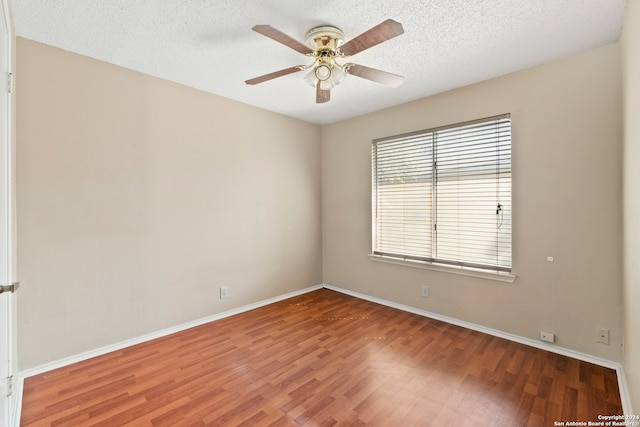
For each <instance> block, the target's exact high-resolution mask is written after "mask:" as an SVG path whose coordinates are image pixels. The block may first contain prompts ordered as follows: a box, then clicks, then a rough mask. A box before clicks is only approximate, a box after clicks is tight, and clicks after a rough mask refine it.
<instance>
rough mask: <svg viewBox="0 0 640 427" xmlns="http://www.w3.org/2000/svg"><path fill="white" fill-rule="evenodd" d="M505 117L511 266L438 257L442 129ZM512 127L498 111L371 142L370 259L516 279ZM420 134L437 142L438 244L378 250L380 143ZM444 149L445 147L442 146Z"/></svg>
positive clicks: (433, 204) (432, 208)
mask: <svg viewBox="0 0 640 427" xmlns="http://www.w3.org/2000/svg"><path fill="white" fill-rule="evenodd" d="M505 119H507V120H508V130H509V134H508V155H507V156H506V158H507V159H508V171H507V172H508V175H507V176H508V181H507V182H508V198H509V205H510V208H511V209H510V212H509V232H508V233H507V235H508V251H507V252H506V253H507V254H508V266H506V267H505V266H504V265H500V264H499V261H497V262H496V265H493V264H478V263H475V262H467V261H464V260H463V261H457V260H445V259H439V258H437V257H433V255H434V254H436V253H437V247H436V246H435V245H437V239H438V238H437V228H434V224H437V221H436V219H435V218H436V216H437V214H438V213H437V206H438V196H437V192H436V191H435V188H436V187H437V185H438V181H437V176H438V172H437V171H436V166H435V161H436V160H439V158H438V157H437V156H438V155H439V154H438V153H437V152H438V147H436V144H437V143H436V142H435V141H436V139H437V137H438V136H439V135H438V132H442V131H446V130H452V129H456V128H464V127H469V126H473V125H479V124H484V123H490V122H496V125H497V126H498V125H499V124H498V121H500V120H503V121H504V120H505ZM512 129H513V123H512V120H511V114H510V113H506V114H500V115H495V116H490V117H484V118H480V119H474V120H469V121H465V122H459V123H453V124H449V125H444V126H438V127H433V128H429V129H424V130H419V131H414V132H408V133H405V134H400V135H394V136H389V137H384V138H377V139H374V140H373V141H372V145H371V147H372V148H371V149H372V170H371V176H372V192H371V194H372V200H371V202H372V217H371V233H372V242H371V247H372V251H371V253H370V255H369V256H370V259H371V260H374V261H384V262H390V263H394V264H401V265H409V266H414V267H422V268H429V269H435V270H439V271H450V272H454V273H459V274H464V275H472V276H478V277H486V278H494V277H496V276H497V278H498V280H502V281H509V282H513V281H514V280H515V276H514V275H513V274H512V270H513V224H512V216H511V215H512V199H513V192H512V177H513V168H512V149H513V133H512ZM420 137H425V140H426V139H428V138H431V144H432V145H433V146H432V148H431V150H432V152H433V154H432V157H431V161H432V162H433V164H434V166H433V167H432V168H431V169H430V170H429V171H428V173H430V174H431V176H432V180H431V183H432V186H433V189H434V190H432V200H431V201H430V202H429V207H428V209H429V216H430V217H431V224H430V225H429V227H430V228H431V230H430V233H432V240H433V244H434V246H433V247H432V248H430V249H429V251H430V255H431V256H417V255H415V254H411V253H408V254H407V253H401V254H396V253H388V252H385V251H380V250H378V248H379V246H378V242H377V239H378V236H377V230H378V228H379V227H380V223H379V220H378V219H379V218H378V204H377V199H378V197H379V190H378V182H379V180H378V168H377V164H376V163H375V162H376V161H377V156H378V152H377V151H376V150H377V149H378V144H380V143H385V142H387V143H389V142H393V141H401V142H402V141H407V140H410V139H411V138H420ZM496 141H497V142H496V143H497V144H498V143H499V138H497V139H496ZM425 144H427V143H425ZM428 150H429V149H428V148H427V150H426V151H428ZM440 150H441V151H442V148H441V149H440ZM499 151H500V148H497V149H496V153H499ZM474 155H477V154H474ZM434 159H435V160H434ZM502 161H503V158H501V157H500V160H498V162H502ZM496 170H497V172H496V173H495V174H494V176H495V177H494V178H493V179H494V180H495V181H496V183H497V184H498V185H500V183H499V180H500V179H501V172H500V171H499V166H498V168H497V169H496ZM403 200H404V199H403ZM498 203H499V199H498ZM498 206H499V205H498ZM404 223H405V220H404V219H403V220H402V224H404ZM403 235H404V234H403ZM499 246H500V243H498V242H496V243H495V249H496V256H497V257H498V256H501V255H500V254H501V249H500V248H499Z"/></svg>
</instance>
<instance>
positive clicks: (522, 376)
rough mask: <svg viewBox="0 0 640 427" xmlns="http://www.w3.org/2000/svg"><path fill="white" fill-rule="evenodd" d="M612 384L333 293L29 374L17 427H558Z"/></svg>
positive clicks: (614, 396) (602, 374)
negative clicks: (556, 424) (37, 373)
mask: <svg viewBox="0 0 640 427" xmlns="http://www.w3.org/2000/svg"><path fill="white" fill-rule="evenodd" d="M621 413H622V407H621V402H620V395H619V391H618V383H617V378H616V373H615V372H614V371H613V370H611V369H607V368H603V367H600V366H596V365H593V364H590V363H586V362H581V361H578V360H575V359H571V358H568V357H565V356H561V355H557V354H553V353H549V352H546V351H543V350H539V349H535V348H532V347H528V346H525V345H522V344H517V343H514V342H510V341H507V340H504V339H501V338H496V337H493V336H489V335H485V334H482V333H479V332H475V331H471V330H468V329H464V328H461V327H457V326H453V325H450V324H447V323H443V322H440V321H436V320H431V319H428V318H424V317H421V316H418V315H414V314H410V313H406V312H402V311H399V310H396V309H393V308H389V307H385V306H381V305H377V304H374V303H371V302H368V301H363V300H360V299H357V298H353V297H351V296H347V295H344V294H341V293H338V292H334V291H331V290H327V289H321V290H318V291H314V292H310V293H307V294H305V295H301V296H298V297H295V298H291V299H288V300H285V301H281V302H278V303H275V304H271V305H268V306H265V307H262V308H258V309H256V310H252V311H249V312H246V313H243V314H239V315H236V316H232V317H229V318H226V319H222V320H219V321H216V322H212V323H209V324H206V325H203V326H199V327H196V328H192V329H189V330H186V331H183V332H180V333H177V334H173V335H170V336H167V337H163V338H160V339H156V340H154V341H150V342H147V343H143V344H140V345H136V346H133V347H129V348H126V349H124V350H120V351H116V352H113V353H109V354H106V355H104V356H100V357H96V358H93V359H90V360H87V361H84V362H80V363H77V364H74V365H70V366H67V367H64V368H60V369H57V370H54V371H50V372H47V373H44V374H41V375H38V376H34V377H30V378H27V379H26V380H25V383H24V395H23V407H22V419H21V425H22V426H74V427H77V426H125V425H130V426H172V427H173V426H334V425H335V426H362V425H369V426H385V427H387V426H403V427H406V426H434V427H441V426H493V427H499V426H509V427H513V426H532V427H539V426H553V425H554V422H556V421H559V422H566V421H597V417H598V415H614V414H621Z"/></svg>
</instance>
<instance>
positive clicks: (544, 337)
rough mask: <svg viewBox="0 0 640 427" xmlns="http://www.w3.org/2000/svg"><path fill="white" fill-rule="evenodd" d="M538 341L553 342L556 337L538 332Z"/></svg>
mask: <svg viewBox="0 0 640 427" xmlns="http://www.w3.org/2000/svg"><path fill="white" fill-rule="evenodd" d="M540 340H541V341H546V342H555V341H556V336H555V335H554V334H552V333H551V332H545V331H540Z"/></svg>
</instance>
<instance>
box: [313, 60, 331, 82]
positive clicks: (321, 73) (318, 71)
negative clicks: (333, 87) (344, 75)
mask: <svg viewBox="0 0 640 427" xmlns="http://www.w3.org/2000/svg"><path fill="white" fill-rule="evenodd" d="M314 73H315V75H316V78H317V79H318V80H320V81H321V82H324V81H326V80H329V79H330V78H331V68H329V66H328V65H325V64H321V65H318V66H317V67H316V68H315V70H314Z"/></svg>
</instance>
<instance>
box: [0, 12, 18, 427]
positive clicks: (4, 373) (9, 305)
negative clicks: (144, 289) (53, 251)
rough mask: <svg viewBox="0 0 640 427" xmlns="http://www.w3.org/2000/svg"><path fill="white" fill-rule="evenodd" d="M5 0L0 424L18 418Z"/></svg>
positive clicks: (0, 104) (0, 122)
mask: <svg viewBox="0 0 640 427" xmlns="http://www.w3.org/2000/svg"><path fill="white" fill-rule="evenodd" d="M0 1H2V8H1V9H2V13H1V16H0V21H2V22H1V23H0V286H1V288H0V290H2V291H4V292H2V293H1V294H0V427H5V426H9V425H10V423H13V421H14V417H15V412H16V411H15V406H14V402H15V393H14V392H13V388H14V387H13V386H12V383H13V375H14V373H15V372H16V369H17V365H16V355H17V354H16V353H17V349H16V321H15V319H16V310H15V308H16V296H15V295H16V294H15V293H14V292H12V289H11V284H12V283H13V282H14V279H15V277H14V275H15V262H14V253H15V250H14V249H15V246H14V242H15V239H14V235H15V233H14V231H15V229H14V227H13V216H14V215H13V212H14V210H13V209H14V208H13V207H14V203H13V195H14V191H13V183H14V179H13V165H14V160H13V159H14V149H13V148H14V145H13V142H12V141H13V119H12V111H13V108H12V99H11V98H12V95H11V93H10V90H12V89H10V88H11V86H12V85H11V84H10V83H11V82H9V78H10V76H11V74H10V73H11V65H12V55H13V28H12V24H11V15H10V11H9V4H8V3H9V0H0Z"/></svg>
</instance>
